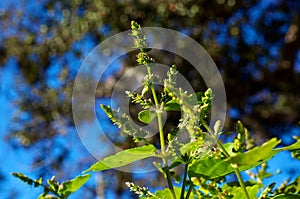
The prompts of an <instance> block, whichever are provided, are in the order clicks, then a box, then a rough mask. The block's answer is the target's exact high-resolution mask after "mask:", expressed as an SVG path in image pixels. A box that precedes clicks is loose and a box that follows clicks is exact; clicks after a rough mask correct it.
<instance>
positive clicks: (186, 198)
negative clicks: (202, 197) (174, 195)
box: [185, 184, 195, 199]
mask: <svg viewBox="0 0 300 199" xmlns="http://www.w3.org/2000/svg"><path fill="white" fill-rule="evenodd" d="M194 186H195V185H194V184H191V185H190V187H189V190H188V192H187V194H186V196H185V199H189V197H190V195H191V193H192V191H193V189H194Z"/></svg>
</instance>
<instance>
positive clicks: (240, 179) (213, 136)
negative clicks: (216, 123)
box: [201, 119, 250, 199]
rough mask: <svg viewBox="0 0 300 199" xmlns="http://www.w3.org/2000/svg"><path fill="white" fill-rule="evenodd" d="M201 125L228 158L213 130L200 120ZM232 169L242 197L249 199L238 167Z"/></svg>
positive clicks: (234, 166) (228, 155) (228, 156)
mask: <svg viewBox="0 0 300 199" xmlns="http://www.w3.org/2000/svg"><path fill="white" fill-rule="evenodd" d="M201 124H202V125H203V126H204V128H206V130H207V131H208V133H209V134H210V136H211V137H212V139H213V140H214V141H215V142H216V144H217V146H218V147H219V149H221V151H222V152H223V154H224V155H225V157H226V158H230V154H229V153H228V152H227V151H226V149H225V148H224V146H223V144H222V143H221V141H220V140H218V138H217V137H216V136H215V133H214V132H213V130H212V129H211V128H210V127H209V126H208V125H207V123H206V122H205V121H204V120H202V119H201ZM231 166H232V168H233V169H234V172H235V175H236V176H237V178H238V181H239V184H240V186H241V188H242V190H243V192H244V195H245V197H246V198H247V199H250V197H249V194H248V191H247V189H246V186H245V183H244V180H243V178H242V176H241V172H240V170H239V168H238V165H236V164H235V165H234V164H232V165H231Z"/></svg>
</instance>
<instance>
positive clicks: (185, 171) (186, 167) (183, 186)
mask: <svg viewBox="0 0 300 199" xmlns="http://www.w3.org/2000/svg"><path fill="white" fill-rule="evenodd" d="M187 172H188V164H187V163H186V164H185V165H184V176H183V182H182V187H181V194H180V199H184V193H185V184H186V178H187Z"/></svg>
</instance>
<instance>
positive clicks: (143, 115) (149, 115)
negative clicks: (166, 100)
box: [138, 110, 156, 124]
mask: <svg viewBox="0 0 300 199" xmlns="http://www.w3.org/2000/svg"><path fill="white" fill-rule="evenodd" d="M155 117H156V112H155V111H152V110H142V111H141V112H139V114H138V118H139V120H140V121H141V122H144V123H146V124H150V123H151V121H152V120H153V119H154V118H155Z"/></svg>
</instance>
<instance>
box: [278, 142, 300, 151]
mask: <svg viewBox="0 0 300 199" xmlns="http://www.w3.org/2000/svg"><path fill="white" fill-rule="evenodd" d="M297 149H300V139H299V140H297V141H296V142H295V143H294V144H291V145H290V146H286V147H282V148H278V149H276V150H280V151H282V150H289V151H291V150H297Z"/></svg>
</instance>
